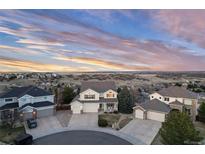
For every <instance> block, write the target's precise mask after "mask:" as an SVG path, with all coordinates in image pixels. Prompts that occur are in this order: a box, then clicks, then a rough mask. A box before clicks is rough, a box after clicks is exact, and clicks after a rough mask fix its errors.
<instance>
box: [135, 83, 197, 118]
mask: <svg viewBox="0 0 205 154" xmlns="http://www.w3.org/2000/svg"><path fill="white" fill-rule="evenodd" d="M149 97H150V101H148V102H145V103H137V105H136V106H135V107H134V108H133V109H134V111H135V112H134V113H135V117H137V118H140V119H152V120H157V121H164V120H165V118H166V115H167V114H168V113H169V111H171V110H178V111H185V112H187V113H188V114H189V115H190V117H191V118H192V119H193V120H194V119H195V117H196V115H197V114H198V113H197V109H198V107H199V104H198V95H197V94H196V93H193V92H191V91H189V90H187V89H185V88H182V87H177V86H171V87H168V88H165V89H162V90H160V91H157V92H154V93H152V94H150V95H149Z"/></svg>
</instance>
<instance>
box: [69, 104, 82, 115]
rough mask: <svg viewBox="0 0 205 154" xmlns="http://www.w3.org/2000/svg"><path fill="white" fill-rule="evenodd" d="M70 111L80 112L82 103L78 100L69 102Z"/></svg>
mask: <svg viewBox="0 0 205 154" xmlns="http://www.w3.org/2000/svg"><path fill="white" fill-rule="evenodd" d="M71 111H72V112H73V114H80V113H81V111H82V104H81V103H80V102H73V103H72V104H71Z"/></svg>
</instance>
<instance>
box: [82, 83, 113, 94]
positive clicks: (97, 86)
mask: <svg viewBox="0 0 205 154" xmlns="http://www.w3.org/2000/svg"><path fill="white" fill-rule="evenodd" d="M87 89H92V90H94V91H96V92H99V93H101V92H106V91H107V90H109V89H111V90H114V91H116V86H115V82H113V81H84V82H82V84H81V90H80V92H83V91H85V90H87Z"/></svg>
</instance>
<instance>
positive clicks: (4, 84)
mask: <svg viewBox="0 0 205 154" xmlns="http://www.w3.org/2000/svg"><path fill="white" fill-rule="evenodd" d="M2 75H5V74H0V79H1V82H0V93H2V92H4V91H6V90H7V89H8V88H11V87H15V86H26V85H35V86H38V87H42V88H47V89H49V88H53V87H57V86H58V85H71V86H79V85H80V83H81V82H82V81H87V80H93V81H96V80H97V81H98V80H99V81H103V80H113V81H115V83H116V85H117V87H121V86H124V85H126V86H128V87H131V88H143V89H144V90H145V91H146V92H152V91H155V90H156V89H160V88H163V87H164V86H167V85H169V84H175V83H182V84H184V85H186V84H187V83H189V82H195V81H197V82H200V83H201V84H205V73H204V72H181V73H180V72H178V73H176V72H166V73H163V72H153V73H151V72H150V73H147V72H145V73H143V72H141V73H140V72H138V73H136V72H124V73H118V72H112V73H111V72H109V73H106V72H104V73H103V72H95V73H59V74H57V75H58V76H57V77H56V76H55V77H52V76H51V75H50V73H49V74H48V73H20V74H19V73H18V76H20V77H21V78H18V76H17V75H16V76H17V78H12V79H4V78H3V77H1V76H2Z"/></svg>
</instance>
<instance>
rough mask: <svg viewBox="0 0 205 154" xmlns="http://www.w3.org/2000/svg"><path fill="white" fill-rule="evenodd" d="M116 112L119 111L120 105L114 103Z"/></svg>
mask: <svg viewBox="0 0 205 154" xmlns="http://www.w3.org/2000/svg"><path fill="white" fill-rule="evenodd" d="M114 110H115V111H117V110H118V104H117V103H114Z"/></svg>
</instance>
